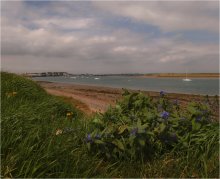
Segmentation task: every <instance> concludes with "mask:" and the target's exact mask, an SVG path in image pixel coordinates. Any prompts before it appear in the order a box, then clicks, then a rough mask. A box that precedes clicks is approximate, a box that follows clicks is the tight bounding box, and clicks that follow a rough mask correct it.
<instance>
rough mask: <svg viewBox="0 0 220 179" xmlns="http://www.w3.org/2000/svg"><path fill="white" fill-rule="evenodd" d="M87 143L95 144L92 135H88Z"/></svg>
mask: <svg viewBox="0 0 220 179" xmlns="http://www.w3.org/2000/svg"><path fill="white" fill-rule="evenodd" d="M86 142H87V143H92V142H93V140H92V136H91V134H88V135H87V137H86Z"/></svg>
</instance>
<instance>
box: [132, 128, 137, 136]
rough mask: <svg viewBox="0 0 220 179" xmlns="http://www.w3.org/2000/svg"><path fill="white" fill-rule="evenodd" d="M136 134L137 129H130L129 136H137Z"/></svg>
mask: <svg viewBox="0 0 220 179" xmlns="http://www.w3.org/2000/svg"><path fill="white" fill-rule="evenodd" d="M137 132H138V128H134V129H132V131H131V135H134V136H135V135H136V134H137Z"/></svg>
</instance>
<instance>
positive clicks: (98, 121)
mask: <svg viewBox="0 0 220 179" xmlns="http://www.w3.org/2000/svg"><path fill="white" fill-rule="evenodd" d="M92 122H93V123H96V124H103V121H101V120H100V118H95V119H94V120H93V121H92Z"/></svg>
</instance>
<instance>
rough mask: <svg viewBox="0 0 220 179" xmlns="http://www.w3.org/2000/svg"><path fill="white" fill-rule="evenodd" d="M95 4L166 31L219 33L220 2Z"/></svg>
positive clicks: (98, 2)
mask: <svg viewBox="0 0 220 179" xmlns="http://www.w3.org/2000/svg"><path fill="white" fill-rule="evenodd" d="M93 4H94V6H95V7H99V8H100V9H104V10H105V11H108V12H110V13H113V14H117V15H121V16H125V17H130V18H133V19H135V20H137V21H141V22H144V23H147V24H151V25H155V26H158V27H159V28H161V29H162V30H163V31H178V30H180V31H184V30H205V31H211V32H215V33H218V29H219V26H218V25H219V17H218V12H219V8H218V7H219V5H218V1H211V2H208V1H207V2H205V1H202V2H193V1H192V2H190V1H186V2H184V1H180V2H173V1H171V2H162V1H156V2H135V3H134V2H100V1H97V2H93ZM213 12H215V13H214V14H215V15H213Z"/></svg>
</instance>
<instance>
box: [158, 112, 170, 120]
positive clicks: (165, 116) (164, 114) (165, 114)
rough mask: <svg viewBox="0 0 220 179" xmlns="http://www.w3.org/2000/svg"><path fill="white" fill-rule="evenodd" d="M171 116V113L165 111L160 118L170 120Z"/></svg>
mask: <svg viewBox="0 0 220 179" xmlns="http://www.w3.org/2000/svg"><path fill="white" fill-rule="evenodd" d="M169 115H170V113H168V112H166V111H163V112H162V113H161V115H160V116H161V117H162V118H163V119H168V117H169Z"/></svg>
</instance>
